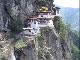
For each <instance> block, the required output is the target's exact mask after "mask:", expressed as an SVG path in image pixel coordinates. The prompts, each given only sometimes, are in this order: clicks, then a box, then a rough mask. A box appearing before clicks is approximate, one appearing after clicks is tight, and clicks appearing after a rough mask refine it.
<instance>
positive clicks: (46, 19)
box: [23, 7, 60, 36]
mask: <svg viewBox="0 0 80 60" xmlns="http://www.w3.org/2000/svg"><path fill="white" fill-rule="evenodd" d="M42 8H43V9H44V8H45V7H42ZM59 9H60V8H59V7H55V8H54V9H53V11H54V12H53V13H52V11H48V9H47V11H39V12H37V15H36V16H31V17H29V18H26V20H25V21H24V28H23V30H24V32H23V34H24V35H25V36H35V35H37V34H38V33H40V28H43V27H47V26H49V27H53V26H54V25H53V18H54V17H55V16H59ZM40 10H41V9H40Z"/></svg>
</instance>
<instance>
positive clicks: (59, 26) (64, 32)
mask: <svg viewBox="0 0 80 60" xmlns="http://www.w3.org/2000/svg"><path fill="white" fill-rule="evenodd" d="M53 23H54V27H55V29H56V31H57V32H58V33H59V34H60V38H61V39H62V40H66V39H67V37H68V31H69V28H70V26H68V25H67V24H65V23H64V22H63V21H62V18H61V17H59V16H55V17H54V19H53Z"/></svg>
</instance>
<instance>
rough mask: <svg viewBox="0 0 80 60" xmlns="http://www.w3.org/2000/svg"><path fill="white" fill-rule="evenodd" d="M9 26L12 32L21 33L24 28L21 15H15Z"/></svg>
mask: <svg viewBox="0 0 80 60" xmlns="http://www.w3.org/2000/svg"><path fill="white" fill-rule="evenodd" d="M8 28H9V29H10V30H11V32H12V33H15V34H17V33H20V32H21V31H22V28H23V24H22V21H21V20H20V17H14V20H10V22H9V25H8Z"/></svg>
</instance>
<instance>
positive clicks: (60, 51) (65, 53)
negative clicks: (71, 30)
mask: <svg viewBox="0 0 80 60" xmlns="http://www.w3.org/2000/svg"><path fill="white" fill-rule="evenodd" d="M41 31H42V36H43V40H44V41H45V42H44V43H45V46H46V47H47V48H48V51H49V53H50V54H49V55H51V56H52V57H53V58H52V60H71V46H70V41H69V40H61V39H60V37H59V34H58V33H56V31H55V29H54V28H49V27H47V28H43V29H42V30H41Z"/></svg>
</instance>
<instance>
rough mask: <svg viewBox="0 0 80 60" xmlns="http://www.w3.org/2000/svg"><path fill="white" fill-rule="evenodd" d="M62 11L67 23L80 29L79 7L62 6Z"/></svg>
mask: <svg viewBox="0 0 80 60" xmlns="http://www.w3.org/2000/svg"><path fill="white" fill-rule="evenodd" d="M60 13H61V15H62V17H63V18H64V21H65V22H66V23H68V24H71V25H72V28H73V29H75V30H78V28H79V8H64V7H62V8H61V10H60ZM74 27H75V28H74Z"/></svg>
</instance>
